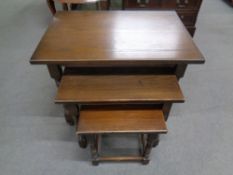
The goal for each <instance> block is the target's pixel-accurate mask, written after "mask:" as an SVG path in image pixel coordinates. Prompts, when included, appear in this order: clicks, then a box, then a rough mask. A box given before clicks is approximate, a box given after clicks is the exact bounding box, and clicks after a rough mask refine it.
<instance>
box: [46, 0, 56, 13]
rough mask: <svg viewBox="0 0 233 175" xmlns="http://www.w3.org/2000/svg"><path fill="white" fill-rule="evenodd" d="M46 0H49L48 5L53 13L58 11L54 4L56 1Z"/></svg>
mask: <svg viewBox="0 0 233 175" xmlns="http://www.w3.org/2000/svg"><path fill="white" fill-rule="evenodd" d="M46 1H47V4H48V7H49V9H50V11H51V13H52V14H53V15H54V14H55V13H56V7H55V4H54V1H53V0H46Z"/></svg>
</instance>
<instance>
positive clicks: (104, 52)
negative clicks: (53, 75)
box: [31, 11, 204, 66]
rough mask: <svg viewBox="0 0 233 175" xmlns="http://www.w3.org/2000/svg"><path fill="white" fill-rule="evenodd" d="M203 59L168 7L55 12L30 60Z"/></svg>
mask: <svg viewBox="0 0 233 175" xmlns="http://www.w3.org/2000/svg"><path fill="white" fill-rule="evenodd" d="M103 19H104V20H103ZM100 21H103V22H100ZM155 21H156V22H155ZM203 62H204V58H203V56H202V54H201V53H200V51H199V50H198V48H197V47H196V46H195V44H194V42H193V41H192V38H191V37H190V36H189V34H188V32H187V31H186V30H185V28H184V27H183V25H182V23H181V22H180V20H179V19H178V17H177V15H176V14H175V13H174V12H170V11H167V12H149V11H148V12H126V11H123V12H122V11H121V12H104V11H99V12H59V13H56V15H55V18H54V20H53V22H52V24H51V25H50V27H49V28H48V30H47V32H46V33H45V35H44V37H43V38H42V40H41V41H40V43H39V45H38V47H37V49H36V51H35V53H34V54H33V56H32V59H31V63H32V64H62V65H73V66H74V65H76V66H116V65H118V66H127V65H128V66H132V65H137V66H142V65H150V66H151V65H153V64H169V63H170V64H174V63H176V64H178V63H183V64H184V63H186V64H187V63H203Z"/></svg>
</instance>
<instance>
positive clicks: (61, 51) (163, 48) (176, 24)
mask: <svg viewBox="0 0 233 175" xmlns="http://www.w3.org/2000/svg"><path fill="white" fill-rule="evenodd" d="M31 63H32V64H44V65H47V67H48V70H49V73H50V76H51V77H52V78H53V79H54V80H55V81H56V83H57V85H59V82H60V80H61V77H62V75H63V74H64V72H65V71H64V70H65V69H66V70H72V71H70V72H78V73H80V72H81V73H87V74H88V73H90V74H93V73H94V74H96V73H107V74H112V73H131V72H133V73H135V72H137V73H140V74H141V73H148V74H150V73H152V74H175V75H176V76H177V78H178V79H179V78H181V77H183V75H184V73H185V70H186V67H187V65H188V64H195V63H204V58H203V55H202V54H201V52H200V51H199V49H198V48H197V47H196V45H195V43H194V42H193V40H192V38H191V36H190V35H189V33H188V32H187V30H186V29H185V27H184V26H183V24H182V22H181V21H180V19H179V18H178V16H177V15H176V13H175V12H173V11H157V12H155V11H153V12H152V11H130V12H128V11H111V12H109V11H97V12H94V11H87V12H58V13H56V15H55V16H54V18H53V21H52V23H51V24H50V25H49V27H48V29H47V31H46V32H45V34H44V36H43V37H42V39H41V41H40V42H39V45H38V47H37V48H36V50H35V52H34V54H33V56H32V58H31ZM71 67H72V68H71ZM93 70H94V71H93ZM68 72H69V71H68ZM162 108H163V112H164V115H165V117H166V119H167V117H168V114H169V111H170V108H171V104H169V103H168V104H164V105H163V107H162ZM76 113H77V109H76V107H75V106H74V105H73V106H72V105H66V106H65V117H66V120H67V121H68V122H69V123H70V124H72V123H73V119H72V116H73V115H76Z"/></svg>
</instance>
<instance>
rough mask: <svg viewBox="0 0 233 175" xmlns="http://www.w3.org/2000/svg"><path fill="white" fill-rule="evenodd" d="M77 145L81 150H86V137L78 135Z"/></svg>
mask: <svg viewBox="0 0 233 175" xmlns="http://www.w3.org/2000/svg"><path fill="white" fill-rule="evenodd" d="M78 143H79V146H80V147H81V148H86V147H87V145H88V141H87V137H86V136H85V135H78Z"/></svg>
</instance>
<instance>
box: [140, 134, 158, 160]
mask: <svg viewBox="0 0 233 175" xmlns="http://www.w3.org/2000/svg"><path fill="white" fill-rule="evenodd" d="M157 140H158V134H148V136H147V143H146V147H145V149H144V153H143V161H142V163H143V164H148V163H149V161H150V159H149V158H150V152H151V149H152V147H153V145H154V144H155V142H156V141H157Z"/></svg>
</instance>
